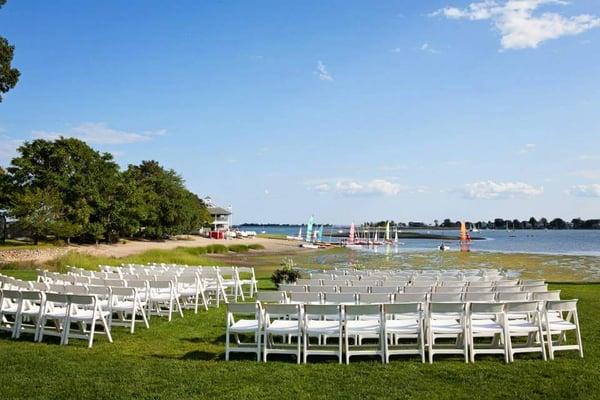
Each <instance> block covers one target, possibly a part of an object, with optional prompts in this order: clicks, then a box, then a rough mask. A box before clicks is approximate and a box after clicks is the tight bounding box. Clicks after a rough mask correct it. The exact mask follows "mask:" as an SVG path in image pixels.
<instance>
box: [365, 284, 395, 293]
mask: <svg viewBox="0 0 600 400" xmlns="http://www.w3.org/2000/svg"><path fill="white" fill-rule="evenodd" d="M386 284H387V282H386ZM371 293H386V294H394V293H398V286H372V287H371Z"/></svg>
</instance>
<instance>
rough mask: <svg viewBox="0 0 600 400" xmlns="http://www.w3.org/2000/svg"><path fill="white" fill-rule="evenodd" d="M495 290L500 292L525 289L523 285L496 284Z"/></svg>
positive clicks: (515, 291)
mask: <svg viewBox="0 0 600 400" xmlns="http://www.w3.org/2000/svg"><path fill="white" fill-rule="evenodd" d="M495 290H496V292H498V293H518V292H522V291H523V290H522V288H521V286H496V288H495Z"/></svg>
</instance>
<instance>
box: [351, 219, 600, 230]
mask: <svg viewBox="0 0 600 400" xmlns="http://www.w3.org/2000/svg"><path fill="white" fill-rule="evenodd" d="M388 222H389V223H390V226H392V227H394V228H396V227H397V228H454V229H455V228H460V223H461V221H452V220H451V219H450V218H446V219H444V220H443V221H442V222H439V220H437V219H436V220H434V222H433V225H431V224H427V223H425V222H412V221H411V222H407V223H405V222H399V221H396V222H395V221H377V222H365V223H364V224H363V225H366V226H372V227H385V226H386V225H387V223H388ZM465 223H466V224H467V226H468V227H469V228H472V227H475V228H477V229H600V219H588V220H583V219H581V218H573V219H572V220H571V221H565V220H563V219H562V218H554V219H552V220H550V221H548V219H547V218H544V217H543V218H540V219H539V220H538V219H536V218H535V217H531V218H529V219H528V220H518V219H512V220H511V219H506V220H505V219H502V218H495V219H494V220H493V221H491V220H490V221H465Z"/></svg>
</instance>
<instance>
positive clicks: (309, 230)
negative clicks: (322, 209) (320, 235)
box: [306, 215, 315, 242]
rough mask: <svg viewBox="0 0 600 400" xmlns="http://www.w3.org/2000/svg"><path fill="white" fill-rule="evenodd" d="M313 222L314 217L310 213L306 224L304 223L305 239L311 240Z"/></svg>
mask: <svg viewBox="0 0 600 400" xmlns="http://www.w3.org/2000/svg"><path fill="white" fill-rule="evenodd" d="M314 223H315V218H314V217H313V216H312V215H311V216H310V218H309V219H308V224H307V225H306V241H307V242H311V241H312V236H313V225H314Z"/></svg>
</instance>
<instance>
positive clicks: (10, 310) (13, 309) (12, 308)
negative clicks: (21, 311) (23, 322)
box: [2, 305, 18, 314]
mask: <svg viewBox="0 0 600 400" xmlns="http://www.w3.org/2000/svg"><path fill="white" fill-rule="evenodd" d="M17 310H18V307H17V306H16V305H15V306H9V307H6V308H3V309H2V314H16V313H17Z"/></svg>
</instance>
